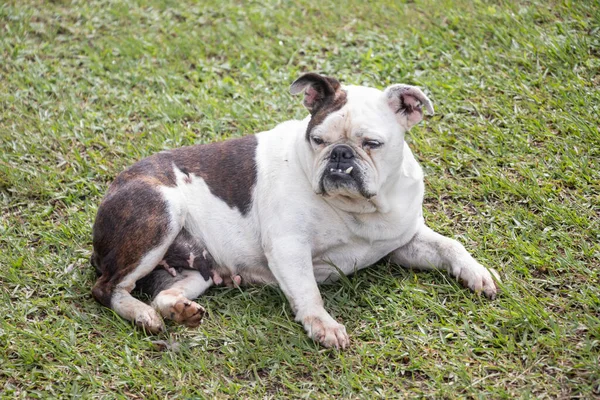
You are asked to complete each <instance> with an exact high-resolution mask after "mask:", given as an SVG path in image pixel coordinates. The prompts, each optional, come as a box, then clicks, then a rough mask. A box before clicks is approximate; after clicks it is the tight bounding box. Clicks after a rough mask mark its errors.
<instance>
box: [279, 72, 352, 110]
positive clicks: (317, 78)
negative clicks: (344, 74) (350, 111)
mask: <svg viewBox="0 0 600 400" xmlns="http://www.w3.org/2000/svg"><path fill="white" fill-rule="evenodd" d="M341 86H342V85H341V84H340V82H339V81H338V80H337V79H335V78H331V77H329V76H323V75H319V74H315V73H314V72H309V73H308V74H304V75H302V76H301V77H300V78H298V79H296V80H295V81H294V83H292V85H291V86H290V93H291V94H294V95H296V94H298V93H300V92H302V91H303V90H304V106H305V107H306V108H308V110H309V111H310V112H311V114H314V112H315V111H316V110H317V109H319V107H321V106H322V105H323V104H325V103H327V102H329V101H331V100H333V99H335V93H336V92H337V91H338V90H339V89H340V88H341Z"/></svg>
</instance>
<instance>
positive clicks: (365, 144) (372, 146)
mask: <svg viewBox="0 0 600 400" xmlns="http://www.w3.org/2000/svg"><path fill="white" fill-rule="evenodd" d="M381 146H383V143H381V142H379V141H377V140H365V141H364V142H363V147H368V148H370V149H376V148H378V147H381Z"/></svg>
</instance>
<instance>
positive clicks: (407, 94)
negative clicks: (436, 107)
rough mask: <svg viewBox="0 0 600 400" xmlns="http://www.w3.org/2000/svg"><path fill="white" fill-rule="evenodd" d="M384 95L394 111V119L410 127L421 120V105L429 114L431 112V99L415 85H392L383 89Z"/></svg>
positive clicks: (407, 127)
mask: <svg viewBox="0 0 600 400" xmlns="http://www.w3.org/2000/svg"><path fill="white" fill-rule="evenodd" d="M384 95H385V96H386V98H387V101H388V105H389V106H390V108H391V109H392V110H393V111H394V112H395V113H396V119H398V122H400V123H401V124H403V125H404V124H405V125H406V129H410V128H412V127H413V126H414V125H416V124H418V123H419V122H421V120H423V107H425V109H426V110H427V112H428V113H429V114H433V105H432V104H431V100H429V98H428V97H427V96H426V95H425V93H423V92H422V91H421V89H419V88H418V87H416V86H409V85H392V86H389V87H388V88H387V89H385V92H384Z"/></svg>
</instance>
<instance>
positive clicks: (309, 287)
mask: <svg viewBox="0 0 600 400" xmlns="http://www.w3.org/2000/svg"><path fill="white" fill-rule="evenodd" d="M266 255H267V259H268V261H269V268H270V269H271V271H272V273H273V275H274V276H275V278H276V279H277V283H278V284H279V286H280V287H281V290H283V293H285V295H286V297H287V299H288V301H289V302H290V305H291V307H292V310H293V311H294V313H295V314H296V321H298V322H300V323H302V325H303V326H304V329H306V332H307V333H308V335H309V336H310V337H311V338H312V339H314V340H316V341H317V342H319V343H321V344H322V345H323V346H325V347H335V348H338V349H339V348H342V349H344V348H346V347H347V346H348V344H349V343H350V339H349V337H348V334H347V333H346V328H345V327H344V325H341V324H339V323H338V322H337V321H336V320H334V319H333V318H332V317H331V315H329V313H328V312H327V311H325V308H324V307H323V299H322V298H321V293H320V292H319V288H318V286H317V281H316V280H315V275H314V272H313V264H312V257H311V249H310V246H309V245H308V243H306V241H305V240H303V239H302V238H297V237H289V238H278V239H276V240H274V241H272V243H270V245H268V246H267V249H266Z"/></svg>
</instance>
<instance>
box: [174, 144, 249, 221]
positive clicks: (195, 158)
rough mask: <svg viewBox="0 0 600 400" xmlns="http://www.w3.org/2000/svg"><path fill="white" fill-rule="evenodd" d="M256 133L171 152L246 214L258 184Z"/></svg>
mask: <svg viewBox="0 0 600 400" xmlns="http://www.w3.org/2000/svg"><path fill="white" fill-rule="evenodd" d="M256 146H257V140H256V136H254V135H252V136H244V137H242V138H239V139H233V140H227V141H224V142H219V143H212V144H208V145H200V146H192V147H183V148H180V149H175V150H172V151H171V152H169V154H170V155H172V157H173V162H174V164H175V165H176V166H177V168H179V169H180V170H182V171H183V170H184V169H185V170H186V171H188V173H191V174H194V175H196V176H199V177H202V179H204V182H206V185H207V186H208V187H209V188H210V191H211V193H212V194H214V195H215V196H217V197H219V198H220V199H221V200H223V201H224V202H225V203H227V205H228V206H229V207H232V208H234V207H235V208H237V209H238V210H239V211H240V212H241V213H242V214H243V215H245V214H246V213H248V211H249V210H250V207H251V205H252V189H253V188H254V185H255V184H256Z"/></svg>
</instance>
